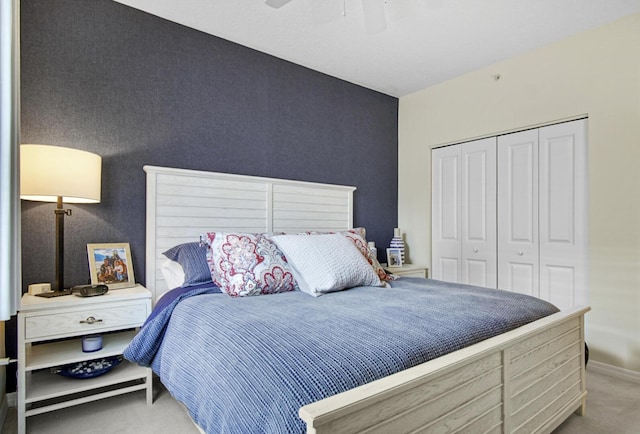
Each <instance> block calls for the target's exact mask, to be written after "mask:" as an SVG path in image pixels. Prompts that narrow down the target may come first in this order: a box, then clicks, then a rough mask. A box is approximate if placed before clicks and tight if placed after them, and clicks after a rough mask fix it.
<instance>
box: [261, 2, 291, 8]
mask: <svg viewBox="0 0 640 434" xmlns="http://www.w3.org/2000/svg"><path fill="white" fill-rule="evenodd" d="M290 1H291V0H267V1H266V2H264V4H266V5H267V6H271V7H272V8H274V9H279V8H281V7H282V6H284V5H286V4H287V3H289V2H290Z"/></svg>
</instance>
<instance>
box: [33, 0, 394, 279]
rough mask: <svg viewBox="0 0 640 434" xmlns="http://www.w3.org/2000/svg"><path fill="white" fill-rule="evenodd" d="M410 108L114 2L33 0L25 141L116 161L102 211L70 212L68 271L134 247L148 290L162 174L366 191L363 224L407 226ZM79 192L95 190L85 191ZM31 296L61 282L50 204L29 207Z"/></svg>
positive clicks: (107, 166)
mask: <svg viewBox="0 0 640 434" xmlns="http://www.w3.org/2000/svg"><path fill="white" fill-rule="evenodd" d="M397 107H398V100H397V99H396V98H392V97H389V96H386V95H383V94H380V93H377V92H373V91H370V90H368V89H365V88H362V87H358V86H355V85H353V84H350V83H347V82H344V81H341V80H337V79H335V78H332V77H329V76H326V75H323V74H320V73H317V72H314V71H311V70H309V69H305V68H302V67H300V66H297V65H294V64H291V63H288V62H285V61H282V60H280V59H277V58H275V57H271V56H268V55H266V54H263V53H260V52H257V51H254V50H251V49H248V48H246V47H242V46H239V45H236V44H233V43H231V42H228V41H225V40H223V39H219V38H216V37H213V36H210V35H207V34H204V33H201V32H198V31H195V30H192V29H189V28H186V27H183V26H180V25H177V24H174V23H171V22H168V21H165V20H162V19H160V18H157V17H154V16H151V15H148V14H146V13H143V12H140V11H137V10H135V9H131V8H129V7H127V6H123V5H121V4H118V3H115V2H111V1H108V0H90V1H78V0H53V1H52V0H24V1H23V2H22V142H23V143H45V144H53V145H60V146H68V147H74V148H81V149H85V150H87V151H90V152H95V153H97V154H99V155H101V156H102V157H103V194H102V202H101V203H100V204H99V205H83V206H74V205H72V206H70V208H72V209H73V216H71V217H69V218H68V219H66V222H67V226H66V234H65V235H66V240H65V247H66V252H65V272H66V279H65V280H66V283H67V284H69V285H72V284H78V283H84V282H86V281H87V279H88V278H89V274H88V264H87V259H86V244H87V243H100V242H121V241H126V242H129V243H131V250H132V255H133V261H134V270H135V275H136V278H137V280H138V281H142V282H143V281H144V241H145V234H144V223H145V208H144V204H145V177H144V172H143V170H142V166H143V165H145V164H153V165H159V166H174V167H181V168H189V169H198V170H212V171H219V172H231V173H241V174H249V175H258V176H268V177H279V178H288V179H298V180H305V181H318V182H326V183H337V184H348V185H355V186H357V188H358V190H357V191H356V194H355V202H356V203H355V222H356V224H357V225H363V226H366V227H367V228H368V229H369V234H370V237H371V238H372V239H373V240H376V241H377V242H378V245H381V246H386V244H387V243H388V241H389V239H390V238H391V236H392V235H393V232H392V231H393V229H392V228H393V227H394V226H396V218H397V211H396V210H397ZM78 182H82V181H81V180H78ZM23 213H24V217H23V235H22V236H23V258H24V271H23V273H24V285H27V284H28V283H33V282H40V281H51V279H52V276H53V241H54V233H53V231H54V216H53V207H52V205H51V204H42V203H31V202H23Z"/></svg>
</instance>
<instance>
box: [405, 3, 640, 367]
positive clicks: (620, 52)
mask: <svg viewBox="0 0 640 434" xmlns="http://www.w3.org/2000/svg"><path fill="white" fill-rule="evenodd" d="M639 47H640V14H639V15H633V16H631V17H628V18H625V19H622V20H620V21H617V22H615V23H612V24H610V25H607V26H604V27H601V28H598V29H595V30H592V31H589V32H585V33H582V34H580V35H577V36H575V37H572V38H569V39H566V40H564V41H561V42H559V43H555V44H552V45H549V46H547V47H545V48H542V49H539V50H536V51H533V52H531V53H528V54H525V55H522V56H519V57H516V58H513V59H510V60H506V61H503V62H500V63H497V64H495V65H492V66H491V67H488V68H484V69H481V70H478V71H475V72H472V73H470V74H467V75H464V76H462V77H459V78H456V79H453V80H450V81H447V82H445V83H442V84H439V85H436V86H432V87H429V88H427V89H423V90H421V91H419V92H416V93H414V94H411V95H408V96H406V97H403V98H401V99H400V114H399V197H398V205H399V209H398V212H399V214H398V220H399V225H400V227H401V228H402V229H403V232H405V239H406V241H407V245H408V251H409V256H410V259H411V260H412V262H414V263H424V264H429V263H430V261H431V256H430V255H431V247H430V242H431V240H430V227H431V219H430V212H431V210H430V200H431V197H430V182H431V181H430V179H431V173H430V166H431V161H430V148H431V147H433V146H436V145H441V144H446V143H452V142H456V141H464V140H467V139H471V138H476V137H480V136H488V135H492V134H494V133H500V132H506V131H512V130H517V129H522V128H524V127H528V126H534V125H540V124H545V123H550V122H553V121H556V120H561V119H566V118H572V117H576V116H579V115H588V116H589V200H590V206H589V273H590V275H589V294H590V295H589V297H590V305H591V307H592V311H591V312H590V313H589V314H588V315H587V342H588V343H589V347H590V349H591V355H592V357H593V359H594V360H598V361H600V362H604V363H609V364H612V365H615V366H618V367H622V368H626V369H631V370H635V371H640V48H639ZM496 74H500V77H501V78H500V80H495V79H494V76H495V75H496Z"/></svg>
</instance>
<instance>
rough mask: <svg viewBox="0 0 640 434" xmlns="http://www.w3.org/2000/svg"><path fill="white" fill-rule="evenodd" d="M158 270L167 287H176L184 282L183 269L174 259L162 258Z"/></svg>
mask: <svg viewBox="0 0 640 434" xmlns="http://www.w3.org/2000/svg"><path fill="white" fill-rule="evenodd" d="M160 272H161V273H162V277H163V278H164V281H165V282H167V289H173V288H178V287H180V286H182V284H183V283H184V278H185V274H184V270H183V269H182V265H180V264H179V263H178V262H176V261H172V260H170V259H167V258H164V259H163V261H162V263H161V264H160Z"/></svg>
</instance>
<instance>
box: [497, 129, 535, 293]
mask: <svg viewBox="0 0 640 434" xmlns="http://www.w3.org/2000/svg"><path fill="white" fill-rule="evenodd" d="M498 204H499V205H498V288H500V289H507V290H511V291H515V292H520V293H523V294H529V295H533V296H536V297H537V296H538V295H539V285H538V273H539V258H538V130H528V131H522V132H519V133H513V134H507V135H504V136H500V137H498Z"/></svg>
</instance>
